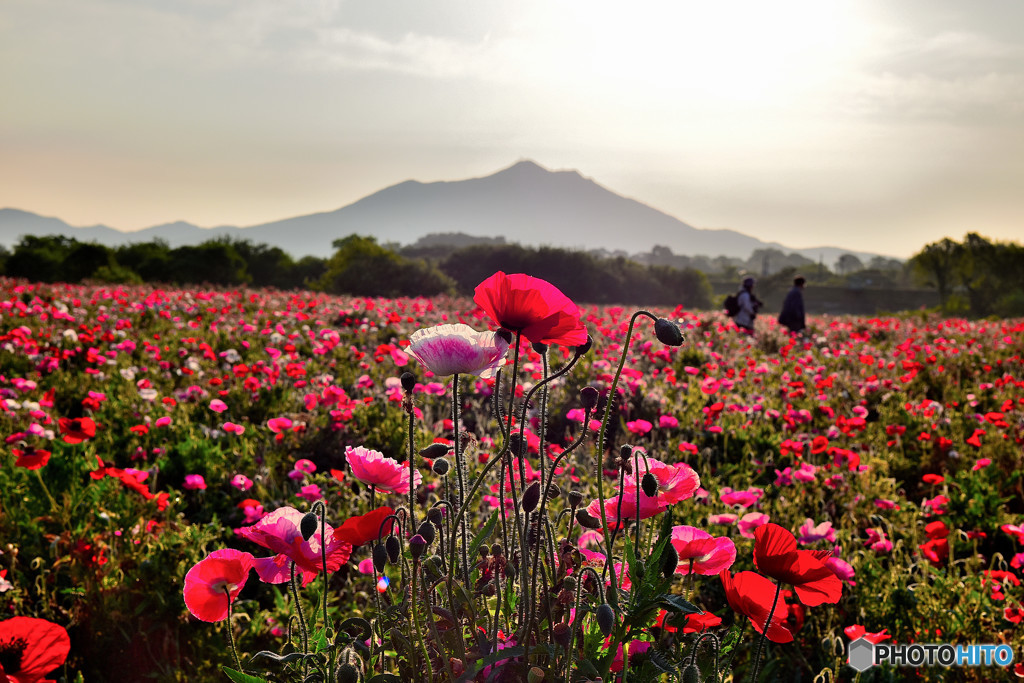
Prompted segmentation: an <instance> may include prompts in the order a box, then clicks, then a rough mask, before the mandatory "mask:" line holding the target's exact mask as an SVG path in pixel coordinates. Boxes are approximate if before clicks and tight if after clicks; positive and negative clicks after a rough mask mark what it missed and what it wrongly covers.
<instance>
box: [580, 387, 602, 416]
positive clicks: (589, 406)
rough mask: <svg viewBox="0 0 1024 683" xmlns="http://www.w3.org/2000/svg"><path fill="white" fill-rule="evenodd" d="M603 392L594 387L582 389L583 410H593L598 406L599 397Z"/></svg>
mask: <svg viewBox="0 0 1024 683" xmlns="http://www.w3.org/2000/svg"><path fill="white" fill-rule="evenodd" d="M600 397H601V394H600V393H599V392H598V391H597V389H595V388H594V387H583V388H582V389H580V401H581V402H582V403H583V410H586V411H588V412H589V411H591V410H593V409H594V408H596V407H597V399H598V398H600Z"/></svg>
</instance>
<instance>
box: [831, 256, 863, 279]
mask: <svg viewBox="0 0 1024 683" xmlns="http://www.w3.org/2000/svg"><path fill="white" fill-rule="evenodd" d="M836 270H838V271H839V274H840V275H849V274H850V273H856V272H857V271H859V270H864V262H863V261H861V260H860V259H859V258H857V257H856V256H854V255H853V254H842V255H841V256H840V257H839V259H838V260H837V261H836Z"/></svg>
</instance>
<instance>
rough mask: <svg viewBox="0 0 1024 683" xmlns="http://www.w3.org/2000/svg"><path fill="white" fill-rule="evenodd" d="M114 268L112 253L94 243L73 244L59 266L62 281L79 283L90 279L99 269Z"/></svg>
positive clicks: (115, 263)
mask: <svg viewBox="0 0 1024 683" xmlns="http://www.w3.org/2000/svg"><path fill="white" fill-rule="evenodd" d="M116 266H117V262H116V261H115V259H114V253H113V252H112V251H111V250H110V249H109V248H107V247H105V246H103V245H102V244H97V243H95V242H75V243H74V244H73V245H71V248H70V249H68V252H67V254H66V255H65V256H64V262H63V263H62V264H61V270H62V271H63V276H62V279H65V280H67V281H68V282H81V281H82V280H85V279H86V278H89V277H92V276H93V275H94V274H95V273H96V271H97V270H99V269H100V268H106V269H107V270H108V271H109V270H110V269H112V268H115V267H116Z"/></svg>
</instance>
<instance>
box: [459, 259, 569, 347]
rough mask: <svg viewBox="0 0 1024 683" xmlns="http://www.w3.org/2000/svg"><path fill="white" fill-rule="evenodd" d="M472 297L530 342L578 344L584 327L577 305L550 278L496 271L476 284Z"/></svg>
mask: <svg viewBox="0 0 1024 683" xmlns="http://www.w3.org/2000/svg"><path fill="white" fill-rule="evenodd" d="M473 301H475V302H476V304H477V305H478V306H480V308H482V309H484V311H486V312H487V315H489V316H490V317H491V319H493V320H494V321H495V322H497V323H498V325H500V326H501V327H504V328H505V329H507V330H512V331H513V332H522V334H523V336H524V337H526V338H527V339H528V340H530V341H531V342H534V343H540V344H561V345H563V346H581V345H583V344H585V343H586V341H587V328H586V327H584V325H583V321H582V320H581V319H580V310H579V307H578V306H576V304H574V303H573V302H572V301H571V300H570V299H569V297H567V296H566V295H565V294H563V293H562V292H561V291H560V290H559V289H558V288H557V287H555V286H554V285H553V284H551V283H550V282H547V281H545V280H542V279H540V278H537V277H532V276H530V275H525V274H523V273H515V274H513V275H506V274H505V273H503V272H501V271H498V272H497V273H495V274H494V275H492V276H490V277H489V278H487V279H486V280H484V281H483V282H481V283H480V284H479V285H477V286H476V291H475V292H474V294H473Z"/></svg>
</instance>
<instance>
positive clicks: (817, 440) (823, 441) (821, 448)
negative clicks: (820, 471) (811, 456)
mask: <svg viewBox="0 0 1024 683" xmlns="http://www.w3.org/2000/svg"><path fill="white" fill-rule="evenodd" d="M826 450H828V439H827V438H825V437H824V436H816V437H814V440H813V441H811V453H824V452H825V451H826Z"/></svg>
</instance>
